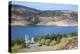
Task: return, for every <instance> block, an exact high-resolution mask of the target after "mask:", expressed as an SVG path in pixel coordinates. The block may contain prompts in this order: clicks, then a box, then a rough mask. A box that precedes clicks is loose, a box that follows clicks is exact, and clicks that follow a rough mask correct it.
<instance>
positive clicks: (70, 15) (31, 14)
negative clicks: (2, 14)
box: [9, 4, 78, 26]
mask: <svg viewBox="0 0 80 54" xmlns="http://www.w3.org/2000/svg"><path fill="white" fill-rule="evenodd" d="M9 6H11V10H10V11H11V17H9V18H11V25H54V26H77V24H78V13H77V11H72V10H45V11H42V10H37V9H34V8H30V7H25V6H21V5H16V4H10V5H9Z"/></svg>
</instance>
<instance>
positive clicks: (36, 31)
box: [11, 26, 78, 39]
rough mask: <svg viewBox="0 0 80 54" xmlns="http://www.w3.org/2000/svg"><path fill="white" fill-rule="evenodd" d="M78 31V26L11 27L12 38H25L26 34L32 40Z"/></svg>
mask: <svg viewBox="0 0 80 54" xmlns="http://www.w3.org/2000/svg"><path fill="white" fill-rule="evenodd" d="M76 31H78V27H77V26H11V37H12V39H14V38H24V36H25V34H26V35H28V36H29V37H30V38H31V37H34V36H36V35H46V34H53V33H55V34H56V33H70V32H76Z"/></svg>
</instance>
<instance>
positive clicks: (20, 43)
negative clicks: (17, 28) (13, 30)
mask: <svg viewBox="0 0 80 54" xmlns="http://www.w3.org/2000/svg"><path fill="white" fill-rule="evenodd" d="M15 45H21V48H26V47H27V46H26V43H25V40H23V39H15V40H11V46H12V47H13V46H15Z"/></svg>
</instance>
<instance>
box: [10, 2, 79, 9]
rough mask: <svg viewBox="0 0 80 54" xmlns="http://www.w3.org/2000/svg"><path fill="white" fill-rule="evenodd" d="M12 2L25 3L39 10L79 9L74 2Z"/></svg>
mask: <svg viewBox="0 0 80 54" xmlns="http://www.w3.org/2000/svg"><path fill="white" fill-rule="evenodd" d="M12 4H18V5H23V6H27V7H30V8H35V9H39V10H78V6H77V5H72V4H57V3H40V2H26V1H12Z"/></svg>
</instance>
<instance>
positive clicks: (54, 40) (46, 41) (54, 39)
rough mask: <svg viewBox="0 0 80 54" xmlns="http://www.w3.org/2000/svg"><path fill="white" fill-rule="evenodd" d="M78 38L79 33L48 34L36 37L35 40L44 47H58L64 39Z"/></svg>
mask: <svg viewBox="0 0 80 54" xmlns="http://www.w3.org/2000/svg"><path fill="white" fill-rule="evenodd" d="M72 36H78V34H77V32H71V33H69V34H48V35H45V36H36V37H35V38H34V40H35V41H36V42H38V43H39V44H40V46H42V45H47V46H49V45H51V46H52V45H56V44H59V43H60V41H61V39H62V38H67V37H72Z"/></svg>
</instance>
